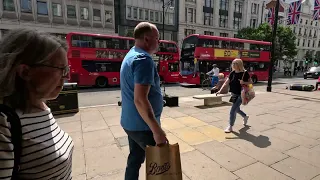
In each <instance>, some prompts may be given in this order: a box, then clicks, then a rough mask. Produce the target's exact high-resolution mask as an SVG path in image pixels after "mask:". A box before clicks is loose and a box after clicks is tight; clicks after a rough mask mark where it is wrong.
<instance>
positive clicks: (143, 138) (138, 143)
mask: <svg viewBox="0 0 320 180" xmlns="http://www.w3.org/2000/svg"><path fill="white" fill-rule="evenodd" d="M124 131H125V132H126V133H127V135H128V141H129V149H130V154H129V156H128V160H127V167H126V173H125V180H138V179H139V170H140V167H141V164H142V163H143V162H144V160H145V148H146V146H147V145H150V146H155V145H156V142H155V141H154V139H153V133H152V132H151V131H127V130H124Z"/></svg>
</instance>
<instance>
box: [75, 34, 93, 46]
mask: <svg viewBox="0 0 320 180" xmlns="http://www.w3.org/2000/svg"><path fill="white" fill-rule="evenodd" d="M71 39H72V40H71V41H72V46H73V47H84V48H92V47H93V38H92V37H91V36H82V35H72V37H71Z"/></svg>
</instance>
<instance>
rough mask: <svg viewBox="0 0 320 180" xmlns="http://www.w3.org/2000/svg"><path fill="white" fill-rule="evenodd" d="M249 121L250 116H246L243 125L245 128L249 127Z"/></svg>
mask: <svg viewBox="0 0 320 180" xmlns="http://www.w3.org/2000/svg"><path fill="white" fill-rule="evenodd" d="M248 119H249V116H246V117H244V118H243V125H245V126H246V125H247V123H248Z"/></svg>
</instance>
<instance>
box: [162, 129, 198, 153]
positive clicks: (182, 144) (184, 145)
mask: <svg viewBox="0 0 320 180" xmlns="http://www.w3.org/2000/svg"><path fill="white" fill-rule="evenodd" d="M167 138H168V140H169V143H170V144H175V143H178V144H179V149H180V154H182V153H185V152H189V151H193V150H194V147H192V146H190V145H189V144H187V143H186V142H184V141H182V140H181V139H179V138H178V137H177V136H175V135H173V134H172V133H167Z"/></svg>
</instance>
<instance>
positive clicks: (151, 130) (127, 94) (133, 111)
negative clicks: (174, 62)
mask: <svg viewBox="0 0 320 180" xmlns="http://www.w3.org/2000/svg"><path fill="white" fill-rule="evenodd" d="M133 35H134V38H135V46H134V47H132V48H131V50H130V51H129V52H128V53H127V55H126V56H125V58H124V60H123V62H122V65H121V70H120V86H121V97H122V112H121V125H122V127H123V129H124V131H125V132H126V133H127V135H128V140H129V149H130V154H129V156H128V160H127V167H126V172H125V180H138V178H139V169H140V167H141V164H142V163H143V162H144V160H145V148H146V146H147V145H151V146H154V145H156V144H158V145H159V144H163V143H166V142H167V138H166V134H165V133H164V131H163V130H162V128H161V126H160V116H161V113H162V108H163V97H162V93H161V88H160V78H159V75H158V72H157V69H156V65H155V63H154V61H153V60H152V54H154V53H156V52H157V50H158V47H159V31H158V29H157V27H156V26H155V25H153V24H151V23H148V22H141V23H139V24H138V25H137V26H136V27H135V28H134V32H133Z"/></svg>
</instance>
